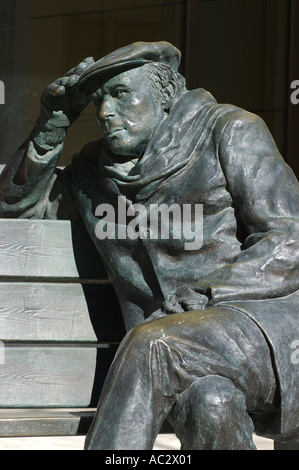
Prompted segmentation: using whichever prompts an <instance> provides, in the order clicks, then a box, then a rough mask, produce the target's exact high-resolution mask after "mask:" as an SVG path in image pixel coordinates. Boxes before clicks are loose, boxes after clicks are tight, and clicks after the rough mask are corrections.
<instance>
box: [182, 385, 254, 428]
mask: <svg viewBox="0 0 299 470" xmlns="http://www.w3.org/2000/svg"><path fill="white" fill-rule="evenodd" d="M235 407H237V408H240V407H241V408H245V407H246V405H245V397H244V395H243V393H242V392H241V391H239V390H237V389H236V388H235V386H234V385H233V383H232V382H231V381H230V380H229V379H226V378H224V377H220V376H206V377H201V378H199V379H197V380H196V381H195V382H193V384H192V385H191V386H190V387H189V388H188V390H186V391H185V392H184V393H183V394H182V395H181V396H180V397H179V399H178V403H177V411H178V414H179V415H180V419H181V420H182V421H186V420H189V419H192V421H194V422H199V420H201V419H202V417H203V416H209V422H211V421H213V420H216V421H218V420H219V419H221V418H223V419H225V417H226V416H227V415H228V414H231V412H232V410H234V408H235Z"/></svg>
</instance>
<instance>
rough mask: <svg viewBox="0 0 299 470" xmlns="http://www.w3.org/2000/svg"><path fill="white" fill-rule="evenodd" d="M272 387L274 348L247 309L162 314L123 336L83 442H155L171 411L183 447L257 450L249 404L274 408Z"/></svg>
mask: <svg viewBox="0 0 299 470" xmlns="http://www.w3.org/2000/svg"><path fill="white" fill-rule="evenodd" d="M275 392H276V379H275V373H274V370H273V364H272V358H271V351H270V349H269V346H268V344H267V341H266V339H265V337H264V335H263V333H262V331H261V330H260V328H259V327H258V326H257V325H256V324H255V323H254V322H253V321H252V320H251V319H250V318H249V317H248V316H247V315H246V314H244V313H242V312H239V311H237V310H234V309H230V308H221V307H214V308H212V307H211V308H208V309H205V310H195V311H190V312H184V313H177V314H173V315H167V316H165V317H163V318H159V319H157V320H153V321H150V322H148V323H143V324H141V325H139V326H137V327H136V328H134V329H133V330H132V331H130V332H129V333H128V334H127V335H126V337H125V338H124V340H123V341H122V343H121V345H120V347H119V349H118V351H117V353H116V356H115V359H114V361H113V363H112V365H111V367H110V370H109V373H108V375H107V378H106V381H105V384H104V387H103V390H102V393H101V396H100V400H99V403H98V407H97V412H96V415H95V418H94V421H93V423H92V426H91V428H90V430H89V432H88V434H87V437H86V441H85V449H86V450H96V449H98V450H149V449H152V448H153V445H154V442H155V439H156V437H157V435H158V433H159V431H160V428H161V426H162V424H163V422H164V420H165V419H166V418H168V420H169V421H170V423H171V424H172V426H173V427H174V430H175V433H176V435H177V436H178V438H179V439H180V441H181V444H182V449H197V450H210V449H214V450H218V449H222V450H223V449H232V450H239V449H244V450H254V449H255V446H254V444H253V442H252V432H253V430H254V426H253V422H252V420H251V418H250V412H255V413H256V412H258V411H262V412H265V411H266V410H267V409H271V408H272V407H273V403H274V398H275Z"/></svg>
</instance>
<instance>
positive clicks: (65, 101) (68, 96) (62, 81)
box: [40, 57, 94, 128]
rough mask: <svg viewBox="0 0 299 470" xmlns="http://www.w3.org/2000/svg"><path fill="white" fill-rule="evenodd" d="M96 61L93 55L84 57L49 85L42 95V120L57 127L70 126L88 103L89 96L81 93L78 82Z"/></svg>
mask: <svg viewBox="0 0 299 470" xmlns="http://www.w3.org/2000/svg"><path fill="white" fill-rule="evenodd" d="M93 63H94V60H93V58H92V57H88V58H86V59H84V60H83V61H82V62H81V63H80V64H79V65H77V67H74V68H72V69H71V70H69V71H68V72H67V73H66V74H65V76H64V77H62V78H59V79H57V80H55V81H54V82H53V83H51V84H50V85H48V86H47V88H46V89H45V91H44V93H43V94H42V97H41V107H42V110H41V116H40V120H41V121H43V122H46V123H47V126H50V127H55V128H67V127H69V126H70V125H71V124H72V123H73V122H74V121H75V120H76V119H77V118H78V117H79V116H80V114H81V112H82V111H83V109H84V108H85V107H86V106H87V105H88V103H89V98H88V96H87V95H85V94H84V93H79V92H78V90H77V86H76V85H77V83H78V80H79V78H80V76H81V75H82V73H83V72H85V70H86V69H87V68H88V67H90V66H91V65H92V64H93Z"/></svg>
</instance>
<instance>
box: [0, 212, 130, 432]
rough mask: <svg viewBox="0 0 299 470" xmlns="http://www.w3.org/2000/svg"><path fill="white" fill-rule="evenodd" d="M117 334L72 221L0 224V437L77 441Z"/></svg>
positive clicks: (105, 289)
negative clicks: (57, 438)
mask: <svg viewBox="0 0 299 470" xmlns="http://www.w3.org/2000/svg"><path fill="white" fill-rule="evenodd" d="M124 334H125V329H124V326H123V322H122V317H121V313H120V308H119V305H118V302H117V299H116V296H115V294H114V291H113V288H112V286H111V284H110V282H109V281H108V279H107V275H106V272H105V269H104V267H103V265H102V263H101V260H100V258H99V255H98V253H97V251H96V249H95V248H94V246H93V244H92V242H91V240H90V239H89V236H88V234H87V232H86V230H85V228H84V226H83V225H82V224H81V223H80V222H69V221H48V220H20V219H18V220H15V219H14V220H4V219H1V220H0V340H1V344H0V347H1V354H0V359H2V360H1V363H0V408H1V409H0V436H1V437H12V436H14V437H15V436H18V437H20V436H75V435H84V434H85V433H86V432H87V430H88V428H89V426H90V424H91V420H92V418H93V415H94V411H95V408H96V406H97V401H98V398H99V394H100V391H101V388H102V385H103V382H104V379H105V376H106V374H107V371H108V368H109V366H110V364H111V362H112V360H113V357H114V354H115V351H116V349H117V346H118V344H119V342H120V341H121V339H122V338H123V336H124Z"/></svg>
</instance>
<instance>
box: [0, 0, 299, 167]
mask: <svg viewBox="0 0 299 470" xmlns="http://www.w3.org/2000/svg"><path fill="white" fill-rule="evenodd" d="M298 3H299V0H86V1H85V2H84V1H82V0H51V1H43V0H1V4H0V28H1V36H0V46H1V48H0V80H3V82H4V83H5V86H6V104H5V105H2V106H1V107H0V163H5V162H6V161H7V160H8V159H9V158H10V157H11V155H12V153H13V152H14V151H15V149H16V148H17V147H18V146H19V145H20V144H21V143H22V141H23V140H24V139H25V138H26V137H27V135H28V134H29V132H30V130H31V129H32V127H33V126H34V124H35V121H36V118H37V116H38V113H39V99H40V95H41V93H42V91H43V90H44V88H45V86H46V85H47V84H48V83H51V82H52V81H53V80H55V79H56V78H58V77H61V76H63V75H64V73H65V72H66V71H67V70H69V69H70V68H72V67H73V66H75V65H77V64H78V63H79V62H80V61H81V60H82V59H83V58H85V57H87V56H93V57H94V59H98V58H100V57H102V56H103V55H106V54H107V53H109V52H111V51H113V50H115V49H116V48H118V47H121V46H124V45H126V44H130V43H132V42H134V41H139V40H143V41H157V40H166V41H169V42H172V43H173V44H174V45H176V46H177V47H178V48H179V49H181V51H182V53H183V61H182V66H181V71H182V73H184V74H185V75H186V78H187V85H188V88H196V87H203V88H206V89H207V90H209V91H210V92H211V93H212V94H213V95H214V96H215V98H216V99H217V100H218V101H219V102H224V103H232V104H235V105H237V106H241V107H244V108H245V109H248V110H249V111H252V112H255V113H257V114H259V115H260V116H261V117H262V118H263V119H264V120H265V121H266V123H267V125H268V127H269V128H270V131H271V132H272V134H273V136H274V139H275V141H276V142H277V144H278V147H279V149H280V151H281V153H282V154H283V156H284V157H285V158H286V160H287V161H288V162H289V163H290V164H291V166H292V167H293V168H294V169H295V170H298V174H299V167H298V161H297V158H295V157H294V155H295V150H294V149H295V148H296V146H295V147H294V142H295V139H296V137H297V136H296V131H295V130H294V129H296V126H297V125H298V123H296V118H295V117H294V116H298V110H299V105H298V107H297V108H298V110H297V109H296V112H297V113H295V112H294V111H295V108H291V109H290V99H289V97H290V96H289V95H290V60H291V52H292V54H293V55H292V57H293V70H295V69H296V67H295V66H294V63H295V62H296V60H295V57H297V56H298V54H297V55H296V50H293V49H294V47H293V49H292V48H291V46H290V44H291V42H292V40H290V35H291V26H292V21H293V22H294V20H293V17H292V16H290V15H292V11H293V10H294V11H295V8H294V5H295V4H296V5H297V10H296V11H297V12H298ZM291 4H292V5H293V10H292V8H291ZM293 29H294V30H295V28H294V25H293ZM292 44H294V41H293V43H292ZM297 47H298V46H297ZM291 49H292V51H291ZM295 49H296V48H295ZM297 63H298V60H297ZM294 79H298V80H299V76H298V77H297V76H296V77H295V76H294V74H293V78H292V80H294ZM290 129H291V132H290ZM297 134H298V132H297ZM98 137H99V129H98V126H97V123H96V121H95V119H94V111H93V108H92V106H91V105H89V106H88V107H87V108H86V110H85V111H84V112H83V114H82V116H81V117H80V119H79V120H78V121H77V122H76V123H75V124H74V125H73V126H72V127H71V128H70V130H69V133H68V137H67V140H66V144H65V150H64V155H63V158H62V160H61V162H60V163H61V165H66V164H67V163H69V161H70V159H71V157H72V155H73V154H74V153H76V152H78V151H79V150H80V148H81V147H82V145H84V144H85V143H86V142H87V141H90V140H94V139H96V138H98ZM297 139H298V137H297ZM297 147H298V145H297Z"/></svg>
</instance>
